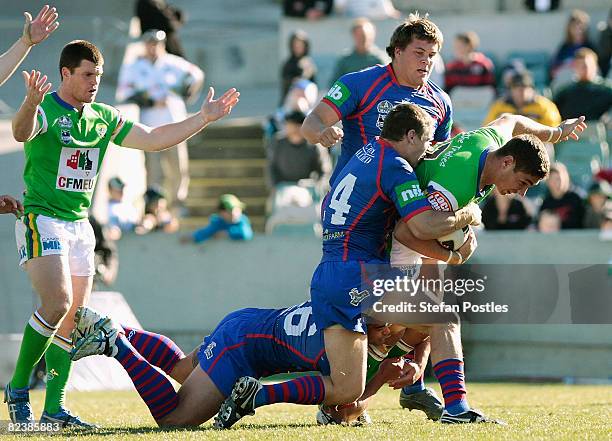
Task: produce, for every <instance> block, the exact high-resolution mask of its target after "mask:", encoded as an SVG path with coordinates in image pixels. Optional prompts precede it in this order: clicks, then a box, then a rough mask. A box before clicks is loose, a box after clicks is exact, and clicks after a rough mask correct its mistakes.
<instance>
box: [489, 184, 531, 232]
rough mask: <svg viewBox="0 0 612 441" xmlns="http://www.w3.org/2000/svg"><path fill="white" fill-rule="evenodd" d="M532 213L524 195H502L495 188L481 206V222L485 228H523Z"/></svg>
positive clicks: (529, 221)
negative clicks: (490, 196)
mask: <svg viewBox="0 0 612 441" xmlns="http://www.w3.org/2000/svg"><path fill="white" fill-rule="evenodd" d="M532 218H533V215H532V212H531V208H530V207H529V205H528V203H527V201H526V200H525V198H524V197H522V196H518V195H502V194H501V193H500V192H499V191H497V189H495V190H493V197H492V198H488V199H487V200H486V202H485V204H484V205H483V207H482V222H483V224H484V227H485V229H486V230H524V229H525V228H527V227H528V226H529V224H531V221H532Z"/></svg>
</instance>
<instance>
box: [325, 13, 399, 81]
mask: <svg viewBox="0 0 612 441" xmlns="http://www.w3.org/2000/svg"><path fill="white" fill-rule="evenodd" d="M351 36H352V37H353V50H352V52H351V53H348V54H346V55H344V56H342V57H340V58H339V59H338V61H337V62H336V68H335V69H334V74H333V76H332V77H331V82H332V83H333V82H334V81H336V80H337V79H338V78H340V77H341V76H342V75H344V74H347V73H349V72H357V71H360V70H361V69H365V68H366V67H370V66H374V65H376V64H386V63H387V62H388V60H389V57H387V54H386V53H385V51H383V50H382V49H380V48H378V47H377V46H376V45H375V44H374V40H375V39H376V27H375V26H374V23H372V22H371V21H370V20H368V19H367V18H358V19H356V20H355V21H354V22H353V26H352V27H351Z"/></svg>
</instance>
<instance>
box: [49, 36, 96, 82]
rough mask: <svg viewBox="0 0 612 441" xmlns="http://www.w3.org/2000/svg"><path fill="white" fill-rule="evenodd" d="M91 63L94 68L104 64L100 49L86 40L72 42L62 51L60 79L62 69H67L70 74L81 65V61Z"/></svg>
mask: <svg viewBox="0 0 612 441" xmlns="http://www.w3.org/2000/svg"><path fill="white" fill-rule="evenodd" d="M83 60H87V61H91V62H92V63H93V64H95V65H96V66H102V65H103V64H104V58H103V57H102V53H101V52H100V49H98V48H97V47H96V45H95V44H93V43H90V42H89V41H86V40H74V41H71V42H70V43H68V44H67V45H66V46H64V48H63V49H62V53H61V55H60V61H59V71H60V78H62V67H67V68H68V69H69V70H70V73H72V72H74V69H76V68H77V67H79V66H80V65H81V61H83Z"/></svg>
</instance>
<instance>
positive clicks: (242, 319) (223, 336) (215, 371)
mask: <svg viewBox="0 0 612 441" xmlns="http://www.w3.org/2000/svg"><path fill="white" fill-rule="evenodd" d="M250 318H251V317H250V315H248V314H247V315H245V314H244V310H240V311H235V312H233V313H231V314H229V315H227V316H226V317H225V318H224V319H223V320H222V321H221V322H220V323H219V324H218V325H217V327H216V328H215V330H214V331H213V332H212V333H211V334H210V335H208V336H206V337H205V338H204V342H203V343H202V345H201V346H200V350H199V351H198V360H199V361H200V367H201V368H202V370H203V371H204V372H206V373H207V374H208V376H209V377H210V379H211V380H212V382H213V383H214V384H215V386H217V388H218V389H219V390H220V391H221V393H222V394H223V395H224V396H226V397H228V396H229V395H230V393H231V392H232V389H233V388H234V384H235V383H236V381H237V380H238V379H239V378H240V377H244V376H245V375H248V376H250V377H255V378H258V377H259V375H258V373H257V372H256V371H255V369H254V368H253V367H252V366H251V363H250V360H249V357H248V355H247V351H248V350H250V347H249V346H248V345H247V340H246V339H245V338H244V334H245V332H246V331H244V330H245V329H247V327H248V326H250V327H251V328H252V327H253V322H252V321H251V320H249V319H250Z"/></svg>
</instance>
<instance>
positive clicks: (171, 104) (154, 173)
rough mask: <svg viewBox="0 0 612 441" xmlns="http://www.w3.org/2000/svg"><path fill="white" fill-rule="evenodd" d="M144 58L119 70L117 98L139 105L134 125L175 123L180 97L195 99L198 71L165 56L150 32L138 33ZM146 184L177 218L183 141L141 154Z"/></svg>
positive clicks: (162, 37)
mask: <svg viewBox="0 0 612 441" xmlns="http://www.w3.org/2000/svg"><path fill="white" fill-rule="evenodd" d="M142 41H143V43H144V46H145V54H144V56H141V57H139V58H138V59H137V60H136V61H135V62H133V63H132V64H128V65H123V66H121V70H120V72H119V84H118V87H117V99H118V100H119V101H127V102H133V103H136V104H138V105H139V106H140V121H141V122H142V123H144V124H146V125H148V126H151V127H155V126H158V125H161V124H166V123H171V122H175V121H181V120H182V119H184V118H185V117H186V116H187V109H186V106H185V99H187V100H190V99H193V98H195V96H196V95H197V93H198V92H199V91H200V88H201V87H202V84H203V82H204V73H203V72H202V70H201V69H200V68H199V67H197V66H196V65H194V64H191V63H189V62H188V61H186V60H184V59H183V58H180V57H178V56H176V55H172V54H169V53H167V52H166V34H165V33H164V32H163V31H160V30H150V31H147V32H145V33H144V34H143V36H142ZM145 159H146V161H145V164H146V169H147V186H152V185H158V186H162V188H165V189H166V194H167V195H168V197H169V201H168V202H169V203H170V206H171V208H172V210H173V211H174V212H175V214H182V211H183V210H184V201H185V199H186V198H187V192H188V190H189V157H188V153H187V143H186V142H182V143H180V144H178V145H177V146H176V148H172V149H168V150H164V151H163V152H161V153H153V154H152V153H146V154H145Z"/></svg>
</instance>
